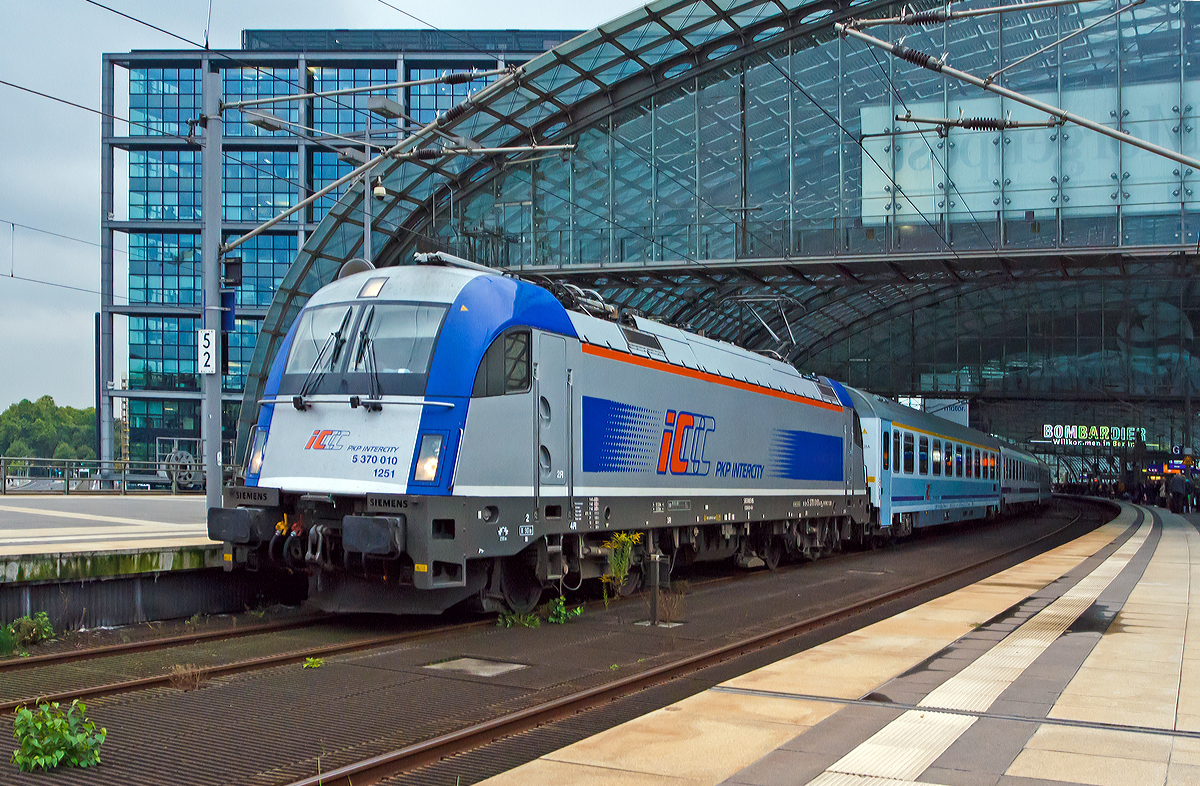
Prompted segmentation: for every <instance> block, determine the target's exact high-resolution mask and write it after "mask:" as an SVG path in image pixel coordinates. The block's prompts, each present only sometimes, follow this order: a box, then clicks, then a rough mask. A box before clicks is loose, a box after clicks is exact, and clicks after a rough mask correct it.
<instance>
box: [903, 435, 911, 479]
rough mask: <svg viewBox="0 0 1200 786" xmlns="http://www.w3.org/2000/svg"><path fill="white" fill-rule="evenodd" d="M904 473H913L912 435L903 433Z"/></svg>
mask: <svg viewBox="0 0 1200 786" xmlns="http://www.w3.org/2000/svg"><path fill="white" fill-rule="evenodd" d="M904 474H906V475H911V474H913V435H912V434H909V433H907V432H905V434H904Z"/></svg>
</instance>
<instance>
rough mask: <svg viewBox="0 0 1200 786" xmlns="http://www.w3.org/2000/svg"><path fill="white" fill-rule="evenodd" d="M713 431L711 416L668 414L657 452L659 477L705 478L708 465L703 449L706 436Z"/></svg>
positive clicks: (714, 422)
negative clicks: (686, 476) (701, 476)
mask: <svg viewBox="0 0 1200 786" xmlns="http://www.w3.org/2000/svg"><path fill="white" fill-rule="evenodd" d="M716 430H717V421H716V418H713V417H712V416H710V415H698V414H696V413H695V412H679V413H676V412H675V410H673V409H669V410H667V419H666V423H665V424H664V427H663V434H662V447H660V448H659V451H658V474H659V475H665V474H667V472H670V473H671V474H672V475H707V474H708V470H709V468H710V466H711V464H710V462H708V461H705V460H704V447H705V443H706V442H707V441H708V435H709V433H710V432H713V431H716Z"/></svg>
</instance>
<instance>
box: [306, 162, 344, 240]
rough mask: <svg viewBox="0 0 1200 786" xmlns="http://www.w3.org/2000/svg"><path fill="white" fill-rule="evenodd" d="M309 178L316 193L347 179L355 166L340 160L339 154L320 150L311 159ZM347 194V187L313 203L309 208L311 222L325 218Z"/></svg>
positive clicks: (338, 189)
mask: <svg viewBox="0 0 1200 786" xmlns="http://www.w3.org/2000/svg"><path fill="white" fill-rule="evenodd" d="M310 162H311V163H310V165H309V166H310V167H311V169H310V170H309V177H310V178H311V182H312V189H313V191H314V192H316V191H320V190H321V189H322V188H324V187H325V186H327V185H329V184H330V183H332V182H333V181H335V180H337V179H338V178H340V177H345V176H346V175H348V174H350V172H351V170H353V169H354V166H353V165H352V164H350V163H349V162H347V161H343V160H342V159H340V158H338V155H337V153H331V152H328V151H325V150H318V151H317V152H315V153H313V154H312V158H311V159H310ZM345 192H346V187H345V186H342V187H341V188H336V189H334V190H333V191H331V192H329V193H328V194H326V195H325V196H323V197H321V198H320V199H318V200H317V201H316V202H313V204H312V206H311V207H310V208H309V215H310V218H309V220H310V221H312V222H314V223H316V222H318V221H320V220H321V219H323V218H325V214H326V213H328V212H329V209H330V208H331V207H333V206H334V205H335V204H337V201H338V200H339V199H340V198H341V196H342V194H344V193H345Z"/></svg>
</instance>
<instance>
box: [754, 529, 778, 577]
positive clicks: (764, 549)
mask: <svg viewBox="0 0 1200 786" xmlns="http://www.w3.org/2000/svg"><path fill="white" fill-rule="evenodd" d="M758 556H759V557H760V558H761V559H762V561H763V563H764V564H765V565H766V566H767V570H775V569H776V568H778V567H779V563H780V562H781V561H782V560H783V539H782V538H780V537H778V536H772V537H768V538H766V541H765V542H764V543H763V544H762V545H761V547H760V549H759V552H758Z"/></svg>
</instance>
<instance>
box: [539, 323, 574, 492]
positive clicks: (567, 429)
mask: <svg viewBox="0 0 1200 786" xmlns="http://www.w3.org/2000/svg"><path fill="white" fill-rule="evenodd" d="M535 379H536V385H537V395H536V396H535V397H534V398H535V406H536V407H537V412H536V419H537V432H538V440H537V443H538V456H537V484H538V488H539V496H540V495H542V494H545V495H548V496H552V497H559V496H563V495H565V494H566V486H567V482H568V480H569V475H570V473H571V462H570V450H569V445H570V439H571V419H570V414H571V410H570V391H569V387H568V380H567V340H566V339H565V338H563V337H562V336H555V335H551V334H547V333H542V334H539V336H538V356H537V364H536V375H535Z"/></svg>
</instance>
